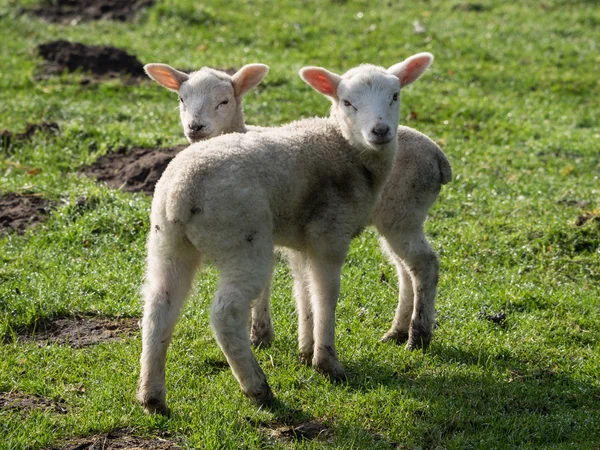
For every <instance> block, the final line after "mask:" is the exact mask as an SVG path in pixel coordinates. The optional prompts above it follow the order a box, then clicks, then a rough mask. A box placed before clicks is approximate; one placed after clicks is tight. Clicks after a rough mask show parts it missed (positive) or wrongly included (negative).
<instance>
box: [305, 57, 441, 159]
mask: <svg viewBox="0 0 600 450" xmlns="http://www.w3.org/2000/svg"><path fill="white" fill-rule="evenodd" d="M432 61H433V55H432V54H430V53H419V54H416V55H414V56H411V57H410V58H408V59H406V60H405V61H402V62H401V63H398V64H395V65H393V66H392V67H390V68H389V69H387V70H386V69H384V68H383V67H378V66H373V65H370V64H364V65H361V66H359V67H355V68H354V69H351V70H349V71H348V72H346V73H345V74H344V75H342V76H339V75H336V74H335V73H332V72H330V71H328V70H326V69H323V68H321V67H304V68H303V69H301V70H300V77H301V78H302V79H303V80H304V81H305V82H306V83H307V84H308V85H310V86H311V87H312V88H313V89H315V90H316V91H317V92H319V93H321V94H323V95H325V96H326V97H328V98H329V99H330V100H331V101H332V103H333V104H332V106H331V115H332V117H334V118H335V119H336V120H337V122H338V123H339V125H340V128H341V131H342V133H343V135H344V137H345V138H346V139H348V141H349V142H350V143H351V144H352V145H354V146H359V147H363V148H369V149H373V150H382V149H383V148H386V147H387V146H388V145H390V144H391V145H395V141H396V132H397V129H398V119H399V117H400V88H402V87H404V86H407V85H409V84H410V83H412V82H413V81H415V80H417V79H418V78H419V77H420V76H421V75H422V74H423V73H424V72H425V70H427V68H428V67H429V66H430V64H431V62H432Z"/></svg>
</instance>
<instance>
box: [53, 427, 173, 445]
mask: <svg viewBox="0 0 600 450" xmlns="http://www.w3.org/2000/svg"><path fill="white" fill-rule="evenodd" d="M133 433H134V431H133V430H131V429H129V428H124V429H121V430H114V431H109V432H108V433H104V434H98V435H96V436H90V437H82V438H71V439H68V440H65V441H63V442H62V443H59V444H56V445H53V446H52V447H49V448H47V449H46V450H115V449H121V450H181V447H179V446H178V445H176V444H175V443H174V442H172V441H169V440H167V439H164V438H162V437H152V438H143V437H139V436H135V435H134V434H133Z"/></svg>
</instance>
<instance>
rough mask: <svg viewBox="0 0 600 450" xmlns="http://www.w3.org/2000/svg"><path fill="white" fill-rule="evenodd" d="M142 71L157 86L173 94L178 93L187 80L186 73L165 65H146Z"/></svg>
mask: <svg viewBox="0 0 600 450" xmlns="http://www.w3.org/2000/svg"><path fill="white" fill-rule="evenodd" d="M144 70H145V71H146V74H147V75H148V76H149V77H150V78H152V79H153V80H154V81H156V82H157V83H158V84H160V85H161V86H164V87H166V88H167V89H170V90H172V91H175V92H177V91H179V88H180V87H181V85H182V84H183V83H184V82H185V81H187V80H188V78H189V77H188V75H187V73H183V72H180V71H179V70H177V69H173V68H172V67H171V66H167V65H166V64H146V65H145V66H144Z"/></svg>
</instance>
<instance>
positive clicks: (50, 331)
mask: <svg viewBox="0 0 600 450" xmlns="http://www.w3.org/2000/svg"><path fill="white" fill-rule="evenodd" d="M138 331H139V326H138V319H135V318H130V317H129V318H110V317H99V316H73V317H56V318H54V319H48V320H44V321H41V322H39V323H37V324H36V325H35V326H34V327H33V328H28V329H25V330H22V331H21V332H19V333H17V335H18V339H19V341H21V342H38V343H40V344H46V343H54V344H60V345H69V346H71V347H73V348H83V347H88V346H90V345H94V344H100V343H104V342H118V341H120V340H121V338H122V337H123V336H133V335H135V334H137V333H138Z"/></svg>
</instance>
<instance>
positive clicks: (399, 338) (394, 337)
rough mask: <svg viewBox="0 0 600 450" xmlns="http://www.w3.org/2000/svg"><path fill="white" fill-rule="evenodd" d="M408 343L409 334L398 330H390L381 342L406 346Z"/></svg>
mask: <svg viewBox="0 0 600 450" xmlns="http://www.w3.org/2000/svg"><path fill="white" fill-rule="evenodd" d="M406 341H408V333H407V332H406V331H398V330H390V331H388V332H387V333H385V334H384V335H383V337H382V338H381V342H395V343H396V344H404V343H405V342H406Z"/></svg>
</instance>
